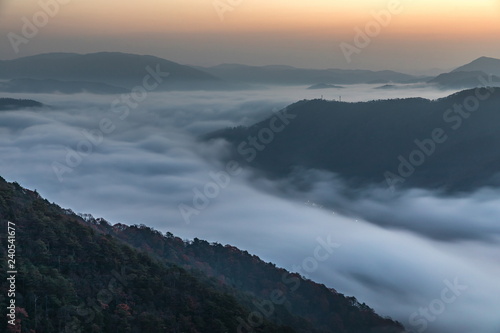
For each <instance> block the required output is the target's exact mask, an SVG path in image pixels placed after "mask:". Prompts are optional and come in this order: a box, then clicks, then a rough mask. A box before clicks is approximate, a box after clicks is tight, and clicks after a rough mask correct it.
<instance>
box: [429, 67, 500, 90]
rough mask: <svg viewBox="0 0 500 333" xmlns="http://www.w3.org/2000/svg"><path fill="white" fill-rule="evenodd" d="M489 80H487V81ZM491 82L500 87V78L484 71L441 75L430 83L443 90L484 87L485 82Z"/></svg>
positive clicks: (455, 72)
mask: <svg viewBox="0 0 500 333" xmlns="http://www.w3.org/2000/svg"><path fill="white" fill-rule="evenodd" d="M486 78H487V79H486ZM485 80H486V82H487V81H488V80H491V81H492V82H495V83H498V85H500V77H498V76H495V75H492V76H491V77H488V74H486V73H485V72H482V71H471V72H465V71H463V72H462V71H453V72H451V73H444V74H440V75H438V76H437V77H435V78H434V79H432V80H430V81H428V83H431V84H436V85H437V86H438V87H439V88H443V89H465V88H475V87H481V86H484V82H485Z"/></svg>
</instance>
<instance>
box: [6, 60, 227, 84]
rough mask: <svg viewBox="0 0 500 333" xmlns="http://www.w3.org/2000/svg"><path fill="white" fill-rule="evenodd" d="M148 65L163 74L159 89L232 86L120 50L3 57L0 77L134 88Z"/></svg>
mask: <svg viewBox="0 0 500 333" xmlns="http://www.w3.org/2000/svg"><path fill="white" fill-rule="evenodd" d="M148 67H150V68H151V70H152V71H153V72H156V76H160V80H161V81H162V82H161V84H160V86H159V87H158V88H157V89H158V90H170V89H179V90H192V89H219V88H230V87H231V86H229V85H228V84H227V83H224V82H223V81H222V80H220V79H218V78H216V77H214V76H213V75H210V74H208V73H205V72H202V71H200V70H198V69H195V68H192V67H189V66H185V65H180V64H178V63H175V62H173V61H169V60H165V59H161V58H157V57H153V56H145V55H135V54H127V53H117V52H101V53H90V54H84V55H82V54H76V53H47V54H40V55H35V56H30V57H23V58H18V59H14V60H3V61H0V79H25V78H29V79H39V80H47V79H52V80H60V81H85V82H96V83H104V84H108V85H113V86H117V87H122V88H126V89H131V88H133V87H135V86H142V85H143V84H144V82H143V81H144V78H145V76H146V75H148V74H150V73H149V71H148V70H147V68H148ZM165 73H168V76H166V74H165ZM151 75H152V74H150V76H151ZM153 76H154V75H153ZM153 79H154V78H153ZM149 84H150V85H153V84H154V81H151V80H150V82H149Z"/></svg>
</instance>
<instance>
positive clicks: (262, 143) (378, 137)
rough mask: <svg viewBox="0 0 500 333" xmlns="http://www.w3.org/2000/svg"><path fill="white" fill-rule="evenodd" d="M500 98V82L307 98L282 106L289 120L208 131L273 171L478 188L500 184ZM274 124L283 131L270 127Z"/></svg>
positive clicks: (361, 182)
mask: <svg viewBox="0 0 500 333" xmlns="http://www.w3.org/2000/svg"><path fill="white" fill-rule="evenodd" d="M476 94H477V95H478V96H481V98H482V99H484V100H483V101H479V99H478V98H477V97H475V96H476ZM464 103H465V104H464ZM476 104H477V105H476ZM498 105H500V89H498V88H496V89H494V88H482V89H479V90H466V91H462V92H460V93H456V94H454V95H451V96H448V97H446V98H442V99H439V100H435V101H431V100H427V99H423V98H408V99H395V100H378V101H372V102H362V103H342V102H336V101H326V100H304V101H300V102H298V103H295V104H293V105H290V106H289V107H288V108H286V109H285V110H284V111H282V112H281V115H280V116H279V117H278V119H279V118H284V119H285V120H284V121H283V122H281V121H279V122H276V120H273V118H274V116H273V117H270V118H269V119H266V120H264V121H262V122H259V123H257V124H255V125H253V126H250V127H241V126H240V127H236V128H231V129H225V130H221V131H218V132H215V133H212V134H209V135H207V136H206V137H204V139H207V140H210V139H216V138H224V139H226V140H228V141H229V142H231V143H232V147H233V158H235V159H237V160H238V161H240V162H241V163H243V164H249V165H251V166H252V167H254V168H256V169H258V170H262V171H264V172H266V173H267V174H268V175H270V176H272V177H285V176H288V175H290V174H292V172H294V171H295V170H297V168H298V169H304V168H305V169H320V170H327V171H330V172H334V173H336V174H338V175H340V176H341V177H342V178H343V179H345V180H347V181H348V182H349V183H350V184H351V185H352V186H365V185H367V184H379V185H382V186H384V187H387V186H389V185H391V186H392V185H394V186H414V187H426V188H444V189H448V190H463V189H472V188H475V187H478V186H483V185H500V177H499V175H498V173H499V171H500V132H499V131H498V127H499V126H500V109H499V108H498ZM476 106H477V107H478V109H477V110H476V111H474V108H475V107H476ZM467 109H469V110H471V111H467ZM285 123H288V125H285ZM277 124H278V125H279V126H278V125H277ZM281 125H282V126H281ZM270 126H271V127H273V126H274V127H275V128H276V126H278V127H277V129H279V130H281V131H279V132H276V131H275V132H274V133H271V134H269V132H270V130H269V129H270ZM281 127H282V128H281ZM259 135H260V136H259ZM252 138H253V139H252ZM269 138H271V139H272V140H270V139H269ZM388 179H390V182H388V181H387V180H388Z"/></svg>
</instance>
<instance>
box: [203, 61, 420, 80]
mask: <svg viewBox="0 0 500 333" xmlns="http://www.w3.org/2000/svg"><path fill="white" fill-rule="evenodd" d="M198 68H199V69H201V70H203V71H205V72H207V73H210V74H212V75H215V76H217V77H220V78H223V79H225V80H228V81H234V82H245V83H260V84H279V85H313V84H317V83H318V82H324V83H328V84H356V83H388V82H400V83H403V82H408V81H410V80H415V79H417V78H416V77H415V76H412V75H408V74H403V73H398V72H394V71H388V70H386V71H369V70H344V69H304V68H295V67H291V66H281V65H275V66H247V65H239V64H223V65H218V66H214V67H198Z"/></svg>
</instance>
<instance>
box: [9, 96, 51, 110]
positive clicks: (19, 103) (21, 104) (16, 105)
mask: <svg viewBox="0 0 500 333" xmlns="http://www.w3.org/2000/svg"><path fill="white" fill-rule="evenodd" d="M43 106H44V105H43V104H42V103H40V102H37V101H33V100H31V99H14V98H0V111H5V110H18V109H22V108H41V107H43Z"/></svg>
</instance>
